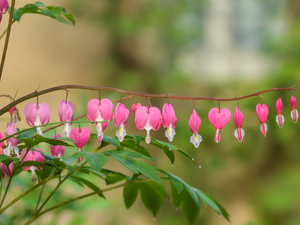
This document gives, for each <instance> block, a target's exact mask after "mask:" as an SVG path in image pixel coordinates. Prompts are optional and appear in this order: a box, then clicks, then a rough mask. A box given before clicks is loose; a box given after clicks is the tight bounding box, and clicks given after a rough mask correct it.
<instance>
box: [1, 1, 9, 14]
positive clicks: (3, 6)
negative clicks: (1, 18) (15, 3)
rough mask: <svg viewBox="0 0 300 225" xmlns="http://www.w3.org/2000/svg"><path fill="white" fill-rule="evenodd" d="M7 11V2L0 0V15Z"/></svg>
mask: <svg viewBox="0 0 300 225" xmlns="http://www.w3.org/2000/svg"><path fill="white" fill-rule="evenodd" d="M7 9H8V2H7V0H0V14H5V13H6V12H7Z"/></svg>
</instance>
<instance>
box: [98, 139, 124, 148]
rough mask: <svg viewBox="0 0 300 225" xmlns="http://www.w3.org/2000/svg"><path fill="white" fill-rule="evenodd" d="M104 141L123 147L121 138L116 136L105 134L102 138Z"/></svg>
mask: <svg viewBox="0 0 300 225" xmlns="http://www.w3.org/2000/svg"><path fill="white" fill-rule="evenodd" d="M102 141H103V142H106V143H108V144H111V145H113V146H116V147H117V148H122V146H121V144H120V142H119V139H118V138H116V137H110V136H104V137H103V139H102Z"/></svg>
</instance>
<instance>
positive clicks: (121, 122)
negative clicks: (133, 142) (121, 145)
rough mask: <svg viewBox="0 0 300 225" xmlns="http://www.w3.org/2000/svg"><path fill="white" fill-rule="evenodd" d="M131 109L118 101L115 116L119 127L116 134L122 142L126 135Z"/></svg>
mask: <svg viewBox="0 0 300 225" xmlns="http://www.w3.org/2000/svg"><path fill="white" fill-rule="evenodd" d="M129 114H130V111H129V110H128V109H127V108H126V106H125V105H124V104H122V103H118V104H117V106H116V110H115V113H114V116H113V119H114V122H115V127H119V129H118V130H117V131H116V136H117V137H118V139H119V141H120V142H122V141H123V140H124V137H125V136H126V130H125V129H126V124H127V121H128V117H129Z"/></svg>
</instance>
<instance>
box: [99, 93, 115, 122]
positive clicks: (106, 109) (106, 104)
mask: <svg viewBox="0 0 300 225" xmlns="http://www.w3.org/2000/svg"><path fill="white" fill-rule="evenodd" d="M99 110H100V113H101V116H102V118H103V119H104V120H109V121H110V120H111V118H112V111H113V104H112V102H111V101H110V100H109V99H107V98H103V99H101V101H100V106H99Z"/></svg>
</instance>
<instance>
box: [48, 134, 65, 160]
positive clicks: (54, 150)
mask: <svg viewBox="0 0 300 225" xmlns="http://www.w3.org/2000/svg"><path fill="white" fill-rule="evenodd" d="M52 137H53V138H55V137H61V135H60V134H57V135H56V136H55V135H53V136H52ZM65 149H66V147H65V146H60V145H57V146H54V145H51V146H50V152H51V155H52V156H54V157H59V158H61V157H62V156H64V155H65Z"/></svg>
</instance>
